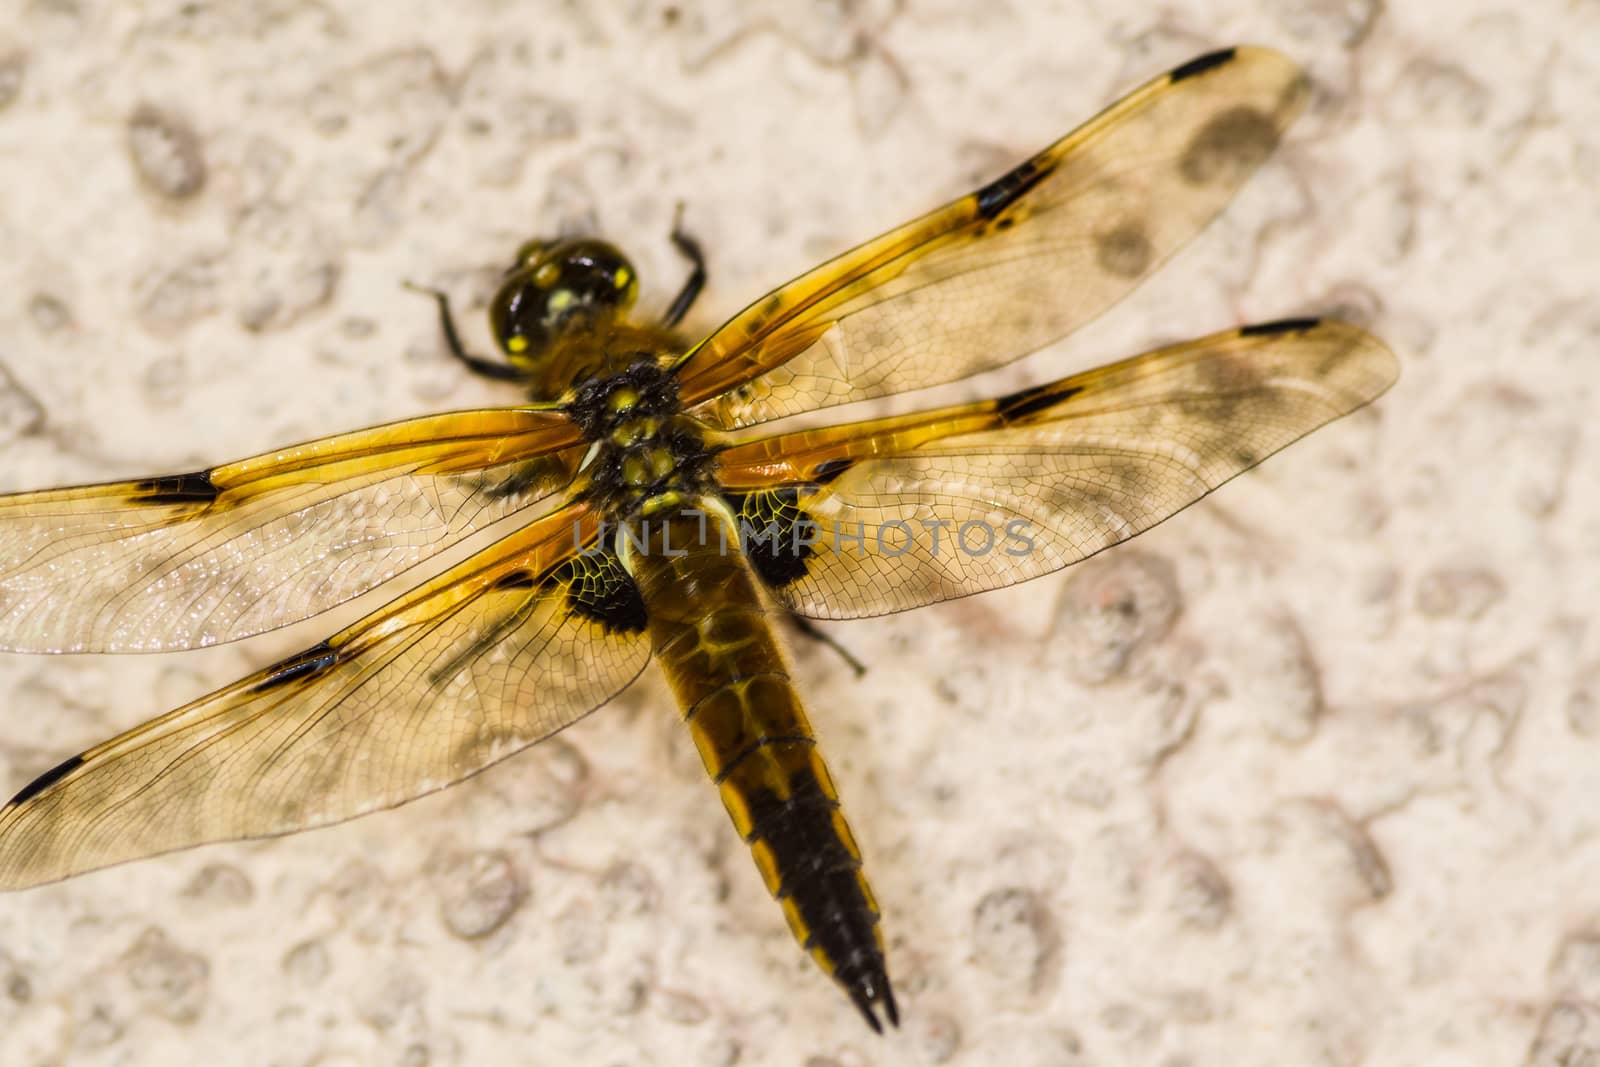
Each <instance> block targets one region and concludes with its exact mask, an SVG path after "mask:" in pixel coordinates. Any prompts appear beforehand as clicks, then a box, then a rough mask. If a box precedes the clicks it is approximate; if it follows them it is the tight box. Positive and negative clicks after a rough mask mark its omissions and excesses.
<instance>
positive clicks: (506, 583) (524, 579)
mask: <svg viewBox="0 0 1600 1067" xmlns="http://www.w3.org/2000/svg"><path fill="white" fill-rule="evenodd" d="M492 588H494V589H532V588H533V575H531V574H529V573H528V572H527V571H512V572H511V573H509V574H502V575H501V576H500V577H499V578H497V579H495V583H494V585H493V587H492Z"/></svg>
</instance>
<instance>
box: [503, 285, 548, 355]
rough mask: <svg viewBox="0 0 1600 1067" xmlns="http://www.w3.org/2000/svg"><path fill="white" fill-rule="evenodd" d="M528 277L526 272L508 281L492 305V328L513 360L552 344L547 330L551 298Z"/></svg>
mask: <svg viewBox="0 0 1600 1067" xmlns="http://www.w3.org/2000/svg"><path fill="white" fill-rule="evenodd" d="M528 273H529V272H528V271H527V270H526V269H524V270H519V271H516V272H515V273H514V274H512V275H511V276H510V277H508V278H507V279H506V281H505V283H504V284H502V285H501V286H500V291H499V292H498V293H496V294H495V298H494V302H493V303H492V304H490V305H489V328H490V329H492V330H493V331H494V339H495V341H496V342H498V343H499V345H500V348H501V349H502V350H503V351H504V352H505V354H506V355H508V356H511V357H513V358H515V357H517V356H522V355H531V354H533V353H534V352H536V351H538V350H539V349H541V348H543V347H544V346H545V345H546V344H548V343H549V341H550V330H549V328H548V327H547V326H546V319H547V317H548V314H549V311H548V308H547V306H546V305H547V303H548V296H549V294H548V292H547V291H546V290H544V289H542V288H540V287H539V286H538V285H537V284H535V283H534V282H533V281H532V280H531V279H530V278H528V277H527V275H528Z"/></svg>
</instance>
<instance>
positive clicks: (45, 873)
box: [0, 505, 650, 889]
mask: <svg viewBox="0 0 1600 1067" xmlns="http://www.w3.org/2000/svg"><path fill="white" fill-rule="evenodd" d="M597 527H598V521H597V519H596V518H595V517H594V516H593V515H592V514H590V513H589V512H588V510H587V509H586V508H584V507H583V506H582V505H573V506H571V507H568V508H564V509H562V510H560V511H557V512H554V513H552V514H550V515H548V516H546V517H544V518H542V519H540V520H538V521H536V522H534V523H532V524H530V525H528V526H526V527H523V528H522V529H520V530H518V531H517V532H516V533H514V534H512V535H510V536H509V537H506V538H504V539H503V540H501V541H498V542H496V543H495V544H493V545H491V546H489V547H488V548H486V549H484V550H483V551H482V552H479V553H478V554H476V555H474V556H472V557H471V558H470V559H468V560H466V561H465V562H463V563H462V564H460V565H459V566H457V567H455V568H453V569H451V570H450V571H447V572H446V573H444V574H442V575H440V576H439V577H438V578H437V579H435V580H434V581H432V582H429V583H428V584H426V585H424V586H422V587H420V588H419V589H417V590H415V591H413V592H412V593H410V594H408V595H406V596H404V597H402V598H400V599H399V600H396V601H394V602H393V603H391V604H390V605H388V606H387V607H385V608H383V609H381V610H379V611H377V612H375V613H374V614H372V615H370V616H368V617H367V618H365V619H363V620H362V621H360V622H358V623H356V624H355V625H353V626H351V627H349V628H348V629H346V630H343V631H341V632H340V633H338V634H335V635H334V636H333V637H331V638H329V639H328V640H327V641H325V642H323V643H322V644H319V645H316V646H314V647H312V648H309V649H307V650H305V651H304V652H302V653H300V654H299V655H296V656H292V657H290V658H289V659H286V660H284V661H283V662H281V663H278V664H276V665H274V666H271V667H268V668H267V669H265V670H263V671H260V672H259V673H257V674H255V675H252V676H251V677H248V678H246V679H244V680H243V681H240V682H236V683H234V684H233V685H230V686H228V687H227V688H225V689H221V690H218V691H217V692H215V693H212V694H211V695H210V696H206V697H202V698H200V699H199V700H197V701H195V702H194V703H192V704H189V705H187V706H185V707H182V708H179V709H177V710H176V711H172V712H169V713H168V714H166V715H163V716H161V717H160V718H157V719H154V720H152V721H150V722H148V723H146V724H145V725H143V726H140V727H138V728H136V729H133V730H129V731H128V732H127V733H124V734H122V735H121V736H119V737H115V738H112V739H111V740H110V741H107V742H105V743H104V744H100V745H96V746H95V747H94V748H91V749H89V750H88V751H87V752H85V753H83V754H82V755H79V756H75V757H73V758H72V759H70V760H68V761H67V762H65V763H63V764H61V765H60V766H59V767H56V768H55V769H54V770H51V771H49V772H47V773H46V774H44V775H42V776H40V777H39V778H38V779H36V780H35V781H34V782H33V783H32V784H30V785H29V786H27V787H26V788H25V789H23V790H22V791H21V793H19V794H18V795H17V797H16V798H15V799H13V800H12V801H11V802H10V803H9V804H8V805H6V806H5V807H4V808H0V888H3V889H20V888H23V887H26V886H31V885H38V884H40V883H42V882H50V881H55V880H56V879H60V878H65V877H67V876H68V875H72V874H76V873H79V872H81V871H87V870H93V869H94V868H97V867H104V866H107V865H109V864H113V863H120V862H122V861H124V860H131V859H136V858H139V857H142V856H151V855H155V854H157V853H160V852H167V851H170V850H172V849H178V848H186V847H188V846H190V845H197V844H201V843H203V842H207V841H222V840H231V839H235V838H244V837H260V836H266V835H271V834H282V833H288V832H290V831H293V830H304V829H308V828H310V827H313V826H322V825H325V824H327V823H331V822H337V821H339V820H341V819H348V818H350V817H352V816H355V815H360V814H362V813H363V812H368V811H375V810H377V809H380V808H387V807H391V806H393V805H395V804H399V803H402V802H404V801H407V800H410V799H412V798H414V797H418V796H421V795H422V794H424V793H429V792H432V791H434V790H437V789H442V788H443V787H445V786H447V785H449V784H450V783H452V782H455V781H459V780H460V779H462V778H465V777H467V776H468V775H470V774H473V773H475V772H477V771H479V770H482V769H483V768H484V767H487V766H489V765H490V764H491V763H494V762H496V761H497V760H500V759H503V758H504V757H506V756H508V755H510V754H512V753H513V752H516V751H517V750H518V749H521V748H524V747H525V746H527V745H530V744H532V743H534V742H535V741H538V740H540V739H541V738H544V737H548V736H549V735H550V734H552V733H554V732H556V731H557V730H560V729H562V728H563V727H565V726H567V725H569V724H571V723H573V722H575V721H576V720H578V719H579V718H581V717H582V716H583V715H584V714H585V713H586V712H588V711H589V710H591V709H593V708H594V707H596V706H598V705H599V704H602V703H604V702H605V701H606V700H608V699H609V698H610V697H611V696H612V695H614V694H615V693H617V692H618V691H619V690H621V689H622V688H623V687H624V686H626V685H627V684H628V683H629V682H630V681H631V680H632V679H633V678H634V677H635V676H636V675H637V674H638V673H639V672H640V671H641V670H642V669H643V668H644V665H645V664H646V663H647V662H648V660H649V656H650V645H649V641H648V640H647V639H646V637H645V634H644V624H645V620H644V608H643V606H642V605H641V604H640V603H639V602H638V593H637V592H636V590H635V589H634V587H633V584H632V582H631V581H630V580H628V579H627V577H626V575H625V574H624V573H623V572H622V570H621V567H620V565H619V564H617V563H616V560H615V557H614V556H610V555H604V554H593V555H590V554H582V555H580V554H579V553H577V552H576V550H575V547H574V540H575V539H577V540H580V541H581V540H584V539H588V538H593V537H594V536H595V534H596V531H597Z"/></svg>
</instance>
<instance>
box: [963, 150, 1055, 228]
mask: <svg viewBox="0 0 1600 1067" xmlns="http://www.w3.org/2000/svg"><path fill="white" fill-rule="evenodd" d="M1049 173H1050V171H1048V170H1045V169H1044V168H1042V167H1040V166H1039V164H1038V163H1037V162H1036V161H1034V160H1032V159H1029V160H1024V161H1023V162H1021V163H1018V164H1017V165H1016V166H1015V167H1012V168H1011V169H1010V170H1009V171H1007V172H1006V173H1005V174H1002V175H1001V176H1000V177H998V178H996V179H995V180H994V181H992V182H990V183H989V184H988V185H985V186H984V187H983V188H982V189H979V190H978V191H977V192H976V193H974V194H973V195H974V196H976V197H977V198H978V215H979V216H980V217H982V218H985V219H992V218H994V217H995V216H996V215H998V214H1000V212H1001V211H1004V210H1005V208H1006V207H1007V206H1008V205H1010V204H1014V203H1016V201H1017V200H1018V199H1019V198H1020V197H1021V196H1022V194H1023V193H1025V192H1027V191H1028V190H1029V189H1032V188H1033V187H1034V186H1035V185H1038V184H1039V183H1040V182H1041V181H1043V180H1044V179H1045V177H1046V176H1047V175H1048V174H1049Z"/></svg>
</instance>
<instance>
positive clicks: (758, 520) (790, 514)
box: [724, 464, 842, 589]
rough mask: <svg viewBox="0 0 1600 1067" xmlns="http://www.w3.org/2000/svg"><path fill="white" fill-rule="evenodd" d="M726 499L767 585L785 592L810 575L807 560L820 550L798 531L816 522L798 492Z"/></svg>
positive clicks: (741, 539)
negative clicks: (807, 572) (806, 509)
mask: <svg viewBox="0 0 1600 1067" xmlns="http://www.w3.org/2000/svg"><path fill="white" fill-rule="evenodd" d="M822 466H824V467H826V466H827V464H823V465H822ZM841 471H842V468H841V469H840V470H839V471H834V472H832V474H831V477H835V478H836V477H838V475H839V473H841ZM724 499H725V500H726V501H727V502H728V507H729V508H730V509H731V510H732V511H733V513H734V515H735V517H736V519H737V521H738V526H739V544H740V547H742V548H743V549H744V553H745V556H746V557H748V558H749V560H750V565H751V566H752V567H754V568H755V569H756V574H758V575H760V576H761V580H762V581H763V582H765V583H767V585H768V586H769V587H770V588H773V589H782V588H783V587H784V586H786V585H789V584H790V583H792V582H797V581H799V580H800V579H801V578H804V577H805V576H806V571H807V569H808V564H807V562H806V561H807V560H809V559H810V558H811V557H812V556H813V555H815V554H816V551H817V550H816V547H815V546H814V545H811V544H809V543H808V539H807V538H803V537H800V536H798V535H797V532H796V531H797V528H798V527H799V526H800V524H801V523H810V522H814V520H813V519H812V518H811V516H810V515H808V514H806V512H805V510H804V509H802V508H801V507H800V493H799V491H798V490H797V489H795V488H794V487H793V486H784V487H783V488H780V489H763V490H759V491H757V492H753V493H727V494H725V495H724Z"/></svg>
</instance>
